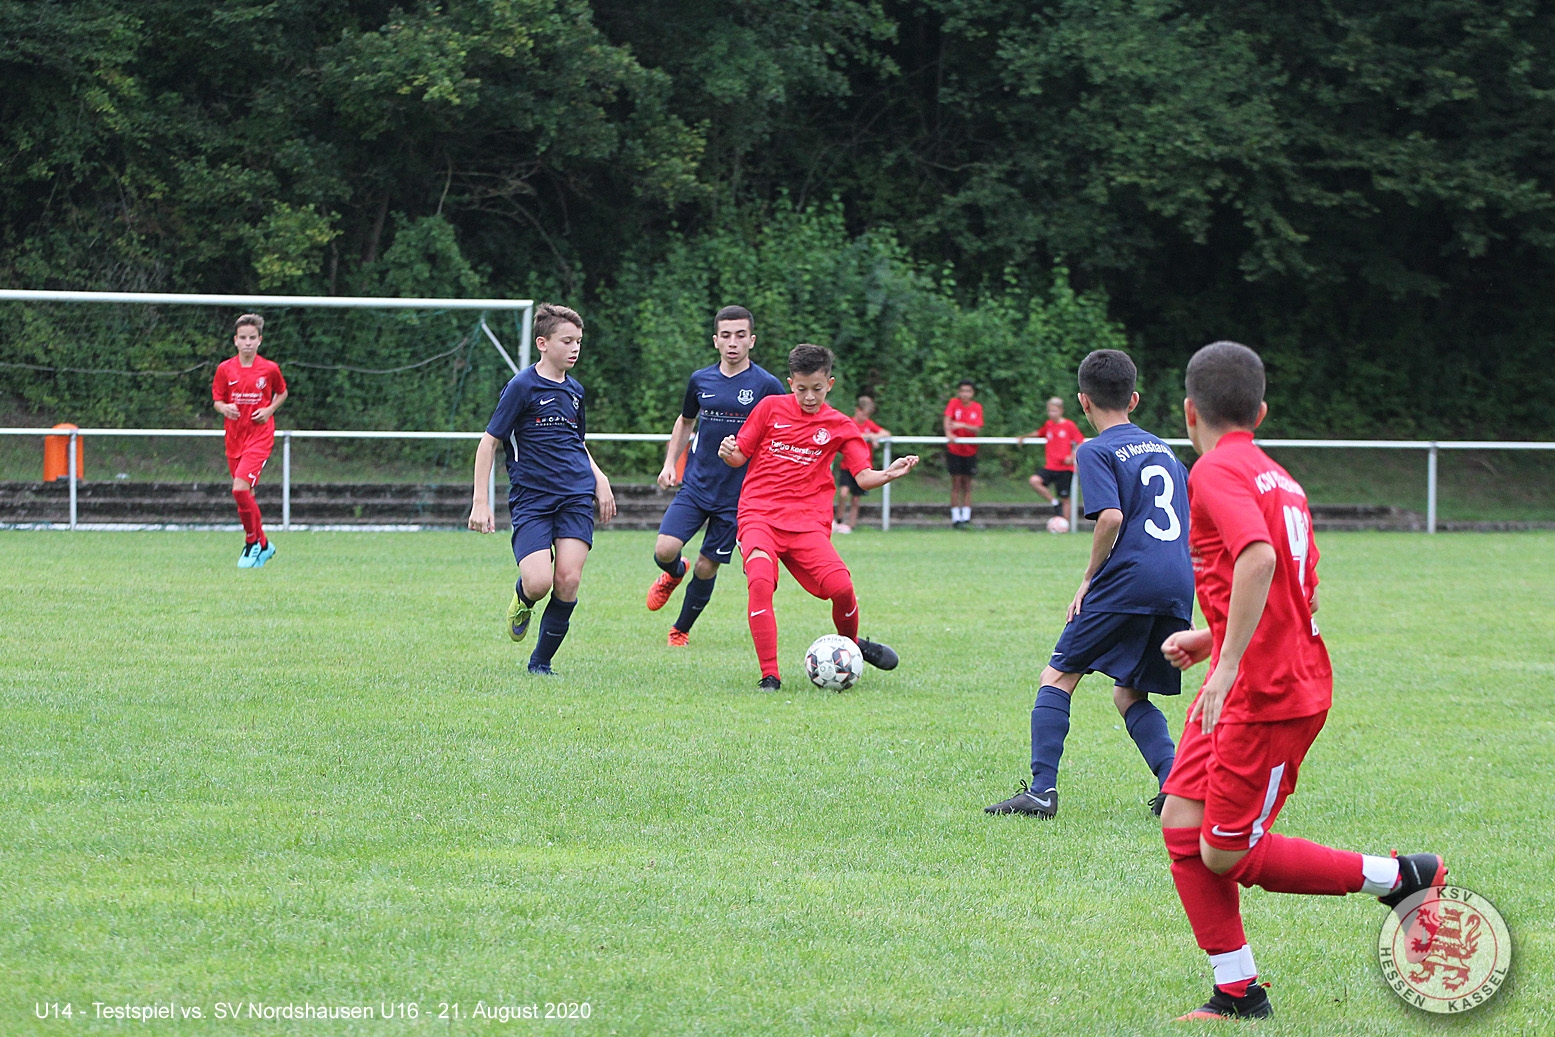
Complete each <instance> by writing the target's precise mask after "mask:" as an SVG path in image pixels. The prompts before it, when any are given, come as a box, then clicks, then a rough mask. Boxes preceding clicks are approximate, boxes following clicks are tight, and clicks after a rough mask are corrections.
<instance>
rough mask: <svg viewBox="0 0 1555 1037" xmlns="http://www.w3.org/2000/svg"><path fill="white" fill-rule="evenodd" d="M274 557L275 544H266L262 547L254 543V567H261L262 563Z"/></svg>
mask: <svg viewBox="0 0 1555 1037" xmlns="http://www.w3.org/2000/svg"><path fill="white" fill-rule="evenodd" d="M274 557H275V545H274V544H273V543H272V544H266V545H265V546H264V547H259V546H258V545H257V544H256V545H255V548H254V568H255V569H258V568H259V567H261V566H262V565H264V564H265V563H266V562H268V561H269V560H270V559H272V558H274Z"/></svg>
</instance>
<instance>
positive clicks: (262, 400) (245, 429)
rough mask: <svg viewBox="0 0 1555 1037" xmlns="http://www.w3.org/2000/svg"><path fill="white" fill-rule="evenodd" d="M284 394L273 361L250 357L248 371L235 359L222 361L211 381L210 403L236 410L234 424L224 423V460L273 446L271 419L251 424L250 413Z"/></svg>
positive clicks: (282, 380)
mask: <svg viewBox="0 0 1555 1037" xmlns="http://www.w3.org/2000/svg"><path fill="white" fill-rule="evenodd" d="M285 391H286V379H285V378H282V377H281V369H280V367H279V366H277V365H276V364H275V362H274V361H270V360H266V359H265V358H264V357H262V356H256V357H254V363H253V366H252V367H244V366H243V364H242V362H241V361H240V360H238V358H237V357H232V358H231V359H229V360H223V361H222V362H221V363H220V364H218V365H217V366H216V376H215V378H214V379H213V380H212V381H211V399H213V400H215V401H216V402H217V403H235V404H237V407H238V418H237V420H236V421H234V420H232V419H231V418H228V419H227V456H228V457H237V456H239V455H240V454H242V453H243V452H244V451H246V450H251V449H253V448H255V447H268V446H270V445H271V444H273V443H274V442H275V419H274V418H271V419H270V420H269V421H266V422H264V423H263V424H256V423H255V422H254V411H256V410H258V409H259V408H260V407H268V406H270V403H271V401H272V400H274V399H275V394H276V393H278V392H285Z"/></svg>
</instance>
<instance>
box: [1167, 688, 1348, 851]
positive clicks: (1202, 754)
mask: <svg viewBox="0 0 1555 1037" xmlns="http://www.w3.org/2000/svg"><path fill="white" fill-rule="evenodd" d="M1189 712H1190V713H1191V712H1192V710H1190V711H1189ZM1327 719H1328V711H1327V710H1324V711H1323V712H1321V713H1315V714H1313V715H1312V716H1309V717H1297V718H1295V719H1294V720H1274V721H1270V722H1268V723H1262V724H1227V723H1224V722H1221V723H1218V724H1216V725H1215V729H1214V730H1213V731H1211V732H1210V733H1209V734H1207V735H1206V734H1205V733H1204V729H1203V727H1202V726H1201V725H1200V723H1199V718H1197V717H1194V718H1193V719H1191V720H1189V721H1188V723H1187V726H1186V727H1185V729H1184V730H1183V733H1182V741H1181V742H1179V743H1178V745H1177V758H1176V760H1175V761H1174V762H1173V763H1172V773H1171V774H1170V775H1169V776H1168V777H1167V779H1166V785H1165V787H1164V788H1163V789H1162V791H1163V792H1165V793H1166V794H1167V795H1169V796H1181V797H1182V798H1184V799H1196V800H1201V801H1202V802H1203V803H1204V824H1203V826H1202V828H1201V830H1200V834H1201V835H1202V836H1203V837H1204V841H1205V842H1207V843H1209V844H1210V845H1211V846H1214V847H1216V848H1218V849H1222V850H1250V849H1252V848H1253V847H1254V846H1255V845H1256V844H1257V843H1258V840H1259V839H1262V838H1263V835H1264V833H1265V832H1267V831H1268V830H1269V829H1270V828H1271V827H1272V826H1273V825H1274V819H1275V818H1277V817H1279V816H1280V809H1281V808H1282V807H1283V806H1285V799H1286V797H1288V796H1289V795H1290V794H1291V793H1292V792H1294V791H1295V789H1296V774H1297V772H1298V771H1300V770H1301V761H1302V760H1305V759H1306V758H1307V750H1308V749H1310V748H1311V747H1312V743H1313V741H1314V740H1316V738H1317V733H1318V732H1319V731H1321V730H1323V722H1324V721H1325V720H1327Z"/></svg>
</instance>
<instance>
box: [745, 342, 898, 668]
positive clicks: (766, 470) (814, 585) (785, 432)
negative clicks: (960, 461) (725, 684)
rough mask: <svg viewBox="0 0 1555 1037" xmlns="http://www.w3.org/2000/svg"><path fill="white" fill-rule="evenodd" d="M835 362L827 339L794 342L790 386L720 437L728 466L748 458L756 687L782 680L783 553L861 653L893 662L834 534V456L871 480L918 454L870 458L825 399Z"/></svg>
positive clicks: (894, 473) (874, 662)
mask: <svg viewBox="0 0 1555 1037" xmlns="http://www.w3.org/2000/svg"><path fill="white" fill-rule="evenodd" d="M832 363H833V357H832V351H831V350H829V349H827V348H825V347H824V346H815V345H810V344H808V343H805V344H802V345H798V346H795V347H794V349H793V351H792V352H790V353H789V354H788V374H789V377H788V386H789V388H790V389H791V390H792V394H791V395H785V396H769V397H767V398H766V399H764V400H762V401H761V402H760V403H758V404H757V405H756V409H755V410H753V411H751V415H750V418H749V419H747V420H746V422H745V425H744V427H742V428H741V429H740V432H739V435H737V436H729V437H727V438H725V439H724V441H723V443H722V444H720V445H719V447H718V456H719V457H721V458H723V459H724V463H725V464H728V465H729V466H730V467H732V468H738V467H740V466H741V465H743V464H745V463H746V462H747V461H749V462H750V469H749V471H747V472H746V473H745V486H744V489H743V490H741V492H740V513H739V548H740V554H741V556H742V557H743V558H744V559H745V580H746V584H747V586H748V593H749V603H750V608H749V612H750V628H751V639H752V640H753V641H754V642H755V644H756V658H757V660H758V661H759V662H760V663H761V683H760V684H759V685H758V687H759V688H761V689H762V690H763V691H777V690H778V689H779V688H781V687H782V686H783V682H782V680H781V679H780V676H779V674H778V645H777V617H776V616H774V615H773V612H772V595H773V592H774V591H776V590H777V580H778V569H777V563H778V562H779V561H781V562H782V563H783V565H784V567H785V568H787V569H788V571H789V573H790V574H791V575H792V576H793V577H794V579H795V580H797V581H799V586H801V587H803V588H804V589H805V590H806V591H808V592H809V593H810V594H812V595H814V596H815V597H817V598H822V599H826V600H829V601H830V602H831V614H832V623H833V624H834V625H835V626H836V628H837V633H839V634H841V635H842V636H843V637H847V638H851V639H853V640H854V641H857V642H858V646H859V651H860V653H861V654H862V655H863V656H864V661H865V662H867V663H869V664H870V665H871V666H874V667H876V668H878V669H882V670H892V669H895V668H896V664H897V655H896V653H895V652H894V651H892V650H891V648H890V647H888V646H886V645H883V644H879V643H878V642H874V641H866V640H863V639H861V638H860V637H859V636H858V598H857V597H856V596H855V595H854V592H853V574H852V573H850V572H848V567H847V565H846V563H844V562H843V560H842V559H841V558H840V557H838V555H837V549H836V548H835V547H833V546H832V542H831V521H832V510H831V502H832V479H831V461H832V458H833V457H836V456H837V455H839V454H840V455H841V456H842V464H843V467H844V468H846V469H847V470H848V471H849V472H851V473H853V478H854V479H855V480H857V481H858V484H859V486H861V487H862V488H864V489H866V490H872V489H874V488H875V487H877V486H884V485H885V484H886V483H888V482H892V481H894V480H896V479H900V478H901V477H902V476H904V475H906V474H907V473H908V472H910V471H912V469H913V466H914V465H916V464H917V463H918V458H917V456H916V455H909V456H907V457H901V458H897V460H896V461H894V462H893V463H892V464H891V467H890V468H887V469H886V470H884V471H880V470H878V469H875V468H871V467H870V456H869V447H868V446H866V445H865V443H864V436H863V434H862V433H860V432H859V428H858V426H857V425H855V424H854V423H853V421H852V420H851V419H850V418H848V416H847V415H845V414H843V413H842V412H841V411H839V410H837V409H836V408H835V407H831V406H828V405H827V403H826V394H827V393H829V392H830V391H831V389H832V386H833V385H835V384H836V381H837V380H836V379H835V378H833V377H832V376H831V370H832Z"/></svg>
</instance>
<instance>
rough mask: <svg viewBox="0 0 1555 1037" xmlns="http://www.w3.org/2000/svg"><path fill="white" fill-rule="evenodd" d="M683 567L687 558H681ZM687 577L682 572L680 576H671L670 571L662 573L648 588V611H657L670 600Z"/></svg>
mask: <svg viewBox="0 0 1555 1037" xmlns="http://www.w3.org/2000/svg"><path fill="white" fill-rule="evenodd" d="M680 564H681V566H682V567H684V566H685V564H686V560H685V559H684V558H682V559H681V560H680ZM685 578H686V574H685V573H684V572H682V573H681V574H680V575H679V576H671V575H670V574H669V573H660V574H659V578H658V579H657V580H654V581H653V586H651V587H649V588H648V611H649V612H657V611H659V610H660V609H661V608H663V607H664V605H665V603H666V602H668V601H669V600H670V595H671V594H674V593H675V588H676V587H679V586H680V581H681V580H684V579H685Z"/></svg>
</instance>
